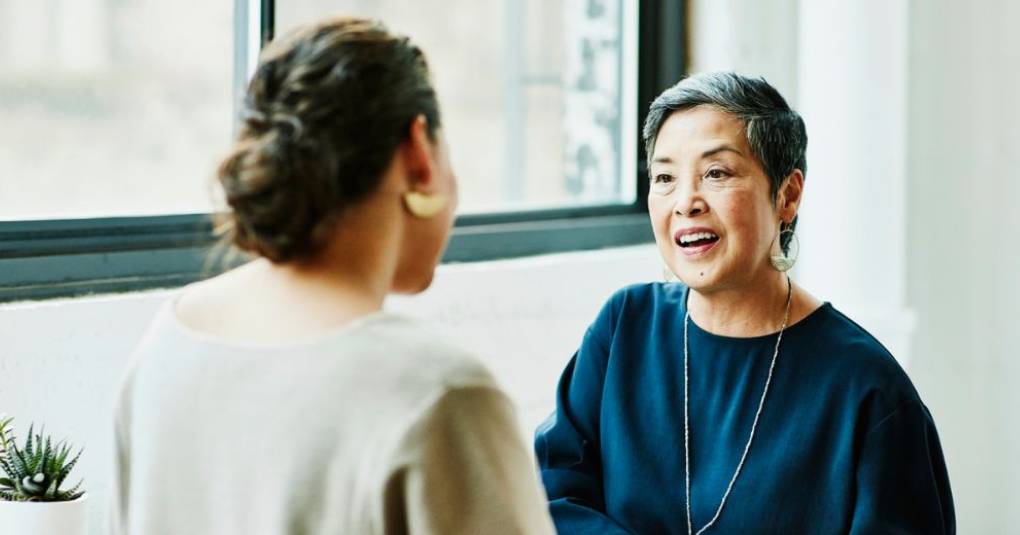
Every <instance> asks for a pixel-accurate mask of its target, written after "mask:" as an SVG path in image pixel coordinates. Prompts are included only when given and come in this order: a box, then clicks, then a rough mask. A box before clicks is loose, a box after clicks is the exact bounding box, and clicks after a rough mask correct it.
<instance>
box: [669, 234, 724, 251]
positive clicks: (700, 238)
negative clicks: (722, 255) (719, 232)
mask: <svg viewBox="0 0 1020 535" xmlns="http://www.w3.org/2000/svg"><path fill="white" fill-rule="evenodd" d="M717 241H719V236H716V235H715V234H714V233H712V232H697V233H694V234H685V235H683V236H680V239H679V240H677V242H676V243H677V245H679V246H680V248H681V249H684V250H688V251H696V250H698V249H701V248H703V247H707V246H709V245H712V244H714V243H715V242H717Z"/></svg>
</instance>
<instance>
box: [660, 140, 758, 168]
mask: <svg viewBox="0 0 1020 535" xmlns="http://www.w3.org/2000/svg"><path fill="white" fill-rule="evenodd" d="M720 152H732V153H734V154H736V155H738V156H743V155H744V153H742V152H740V151H739V150H737V149H736V148H735V147H732V146H730V145H720V146H718V147H716V148H714V149H709V150H706V151H705V152H702V153H701V158H702V159H704V158H711V157H712V156H715V155H716V154H719V153H720ZM652 163H667V164H668V163H673V159H672V158H670V157H669V156H656V157H655V158H652Z"/></svg>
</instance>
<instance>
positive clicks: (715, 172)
mask: <svg viewBox="0 0 1020 535" xmlns="http://www.w3.org/2000/svg"><path fill="white" fill-rule="evenodd" d="M726 176H728V174H727V173H726V171H723V170H722V169H709V171H708V172H707V173H705V178H711V179H713V180H718V179H720V178H726Z"/></svg>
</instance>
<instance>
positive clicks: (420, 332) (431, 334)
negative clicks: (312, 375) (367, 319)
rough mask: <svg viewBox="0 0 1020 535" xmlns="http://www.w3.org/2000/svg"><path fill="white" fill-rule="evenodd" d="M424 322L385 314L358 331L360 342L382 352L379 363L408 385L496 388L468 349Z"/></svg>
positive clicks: (482, 366)
mask: <svg viewBox="0 0 1020 535" xmlns="http://www.w3.org/2000/svg"><path fill="white" fill-rule="evenodd" d="M437 331H438V329H437V328H435V327H432V326H430V325H428V324H426V323H422V322H419V321H417V320H414V319H411V318H408V317H405V316H401V315H397V314H391V313H385V314H383V315H381V316H380V317H379V318H377V319H376V320H375V321H373V323H372V325H370V326H369V327H368V328H366V329H365V330H363V331H362V333H361V335H360V338H361V340H362V343H363V344H365V345H366V346H369V347H371V348H372V351H373V352H379V353H382V355H380V356H381V359H380V362H379V364H384V363H389V364H390V365H391V366H392V368H391V371H392V372H393V373H394V374H396V375H399V376H400V380H401V381H402V382H404V383H405V384H406V385H408V386H414V387H417V388H420V389H424V390H434V391H436V392H441V391H445V390H447V389H452V388H461V387H465V388H468V387H490V388H495V387H496V381H495V379H494V377H493V375H492V373H491V372H490V371H489V370H488V368H486V367H485V365H483V364H482V363H481V361H480V360H479V359H478V358H477V357H476V356H475V355H474V354H473V353H472V352H470V351H468V350H467V349H465V348H463V347H461V346H460V345H458V344H457V343H455V342H454V341H452V340H450V339H449V338H447V337H446V336H443V335H442V334H441V333H439V332H437Z"/></svg>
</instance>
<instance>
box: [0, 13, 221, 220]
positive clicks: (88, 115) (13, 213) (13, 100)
mask: <svg viewBox="0 0 1020 535" xmlns="http://www.w3.org/2000/svg"><path fill="white" fill-rule="evenodd" d="M198 13H201V16H195V14H198ZM233 27H234V23H233V5H232V3H231V2H230V0H209V1H206V0H176V1H174V2H156V1H139V0H129V1H117V2H111V1H108V0H53V1H47V2H31V1H29V2H26V1H23V0H0V124H3V128H0V192H2V194H0V219H2V220H5V221H11V220H38V219H66V218H84V217H96V216H107V217H108V216H139V215H157V214H159V215H163V214H180V213H196V212H209V211H211V210H212V208H213V204H212V199H213V197H212V196H211V195H210V192H211V191H213V189H212V188H211V187H210V186H211V185H212V184H211V180H212V179H211V176H212V175H211V169H214V168H215V167H214V166H215V162H216V160H217V158H218V157H220V156H221V155H222V154H223V153H224V152H225V151H226V150H227V148H228V147H229V143H230V134H231V123H230V117H231V111H230V110H231V95H232V93H233V89H232V79H231V77H230V75H229V73H230V72H231V70H232V65H233V61H234V57H233V50H232V45H233V39H232V38H231V32H232V30H233ZM182 28H187V35H186V36H185V35H182V34H181V33H180V31H181V29H182ZM224 73H227V74H226V75H225V74H224Z"/></svg>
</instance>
